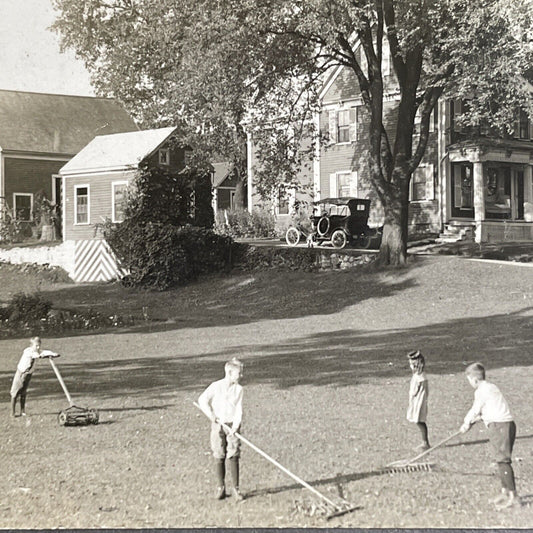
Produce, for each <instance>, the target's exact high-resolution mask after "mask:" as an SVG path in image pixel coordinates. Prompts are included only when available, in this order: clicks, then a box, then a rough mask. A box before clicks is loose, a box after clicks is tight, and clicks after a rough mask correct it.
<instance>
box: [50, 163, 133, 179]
mask: <svg viewBox="0 0 533 533" xmlns="http://www.w3.org/2000/svg"><path fill="white" fill-rule="evenodd" d="M138 169H139V166H138V165H136V166H120V167H107V168H104V169H102V168H101V167H95V168H87V169H84V170H77V171H76V172H66V173H64V172H61V170H60V171H59V174H61V176H63V177H64V178H79V177H80V176H85V175H89V174H90V175H91V176H99V175H102V174H110V173H112V172H135V171H136V170H138Z"/></svg>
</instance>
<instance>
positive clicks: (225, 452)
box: [198, 357, 244, 501]
mask: <svg viewBox="0 0 533 533" xmlns="http://www.w3.org/2000/svg"><path fill="white" fill-rule="evenodd" d="M242 368H243V364H242V363H241V361H239V360H238V359H236V358H235V357H234V358H233V359H231V360H230V361H228V362H227V363H226V364H225V365H224V371H225V376H224V378H222V379H220V380H218V381H214V382H213V383H211V385H209V387H207V389H205V391H204V392H203V393H202V394H201V395H200V397H199V398H198V405H199V406H200V408H201V409H202V411H203V412H204V413H205V414H206V415H207V416H208V417H209V418H210V419H211V438H210V442H211V450H212V451H213V456H214V458H215V472H216V479H217V489H216V492H215V498H216V499H217V500H222V499H223V498H225V497H226V485H225V477H226V459H228V461H229V468H230V473H231V478H232V481H233V490H232V495H233V497H234V498H235V500H236V501H242V500H243V499H244V498H243V496H242V494H241V492H240V490H239V455H240V444H241V443H240V440H239V438H238V437H237V436H236V435H235V433H236V432H237V431H239V429H240V426H241V422H242V395H243V388H242V386H241V385H240V384H239V380H240V379H241V377H242Z"/></svg>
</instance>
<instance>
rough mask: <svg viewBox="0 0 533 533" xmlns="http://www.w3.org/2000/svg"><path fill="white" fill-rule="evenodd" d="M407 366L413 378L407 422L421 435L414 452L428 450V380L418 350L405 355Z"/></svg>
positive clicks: (422, 358) (421, 356)
mask: <svg viewBox="0 0 533 533" xmlns="http://www.w3.org/2000/svg"><path fill="white" fill-rule="evenodd" d="M407 359H408V360H409V366H410V368H411V372H412V373H413V377H412V378H411V384H410V386H409V407H408V408H407V420H408V421H409V422H414V423H415V424H416V425H417V426H418V429H419V430H420V433H421V435H422V443H421V444H420V445H419V446H417V447H416V450H420V451H423V450H427V449H429V447H430V446H429V440H428V427H427V424H426V419H427V413H428V394H429V388H428V380H427V378H426V375H425V373H424V368H425V359H424V356H423V355H422V353H421V352H420V350H414V351H412V352H409V353H408V354H407Z"/></svg>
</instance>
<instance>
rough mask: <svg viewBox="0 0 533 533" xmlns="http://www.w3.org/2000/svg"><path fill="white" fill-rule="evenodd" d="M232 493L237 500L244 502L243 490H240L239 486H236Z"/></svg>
mask: <svg viewBox="0 0 533 533" xmlns="http://www.w3.org/2000/svg"><path fill="white" fill-rule="evenodd" d="M232 495H233V497H234V498H235V501H236V502H242V501H243V500H244V496H243V495H242V494H241V491H240V490H239V487H235V488H234V489H233V490H232Z"/></svg>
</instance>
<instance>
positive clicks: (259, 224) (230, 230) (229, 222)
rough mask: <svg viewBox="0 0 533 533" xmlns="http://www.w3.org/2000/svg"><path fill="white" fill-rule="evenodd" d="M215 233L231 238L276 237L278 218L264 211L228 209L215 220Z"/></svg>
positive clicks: (220, 212)
mask: <svg viewBox="0 0 533 533" xmlns="http://www.w3.org/2000/svg"><path fill="white" fill-rule="evenodd" d="M215 231H216V232H217V233H220V234H221V235H229V236H231V237H234V238H235V237H241V238H242V237H248V238H254V237H255V238H269V237H275V235H276V218H275V216H274V215H273V214H272V213H270V212H269V211H266V210H264V209H254V210H253V211H252V212H251V213H250V212H249V211H247V210H246V209H227V210H224V211H219V212H218V213H217V215H216V218H215Z"/></svg>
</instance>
